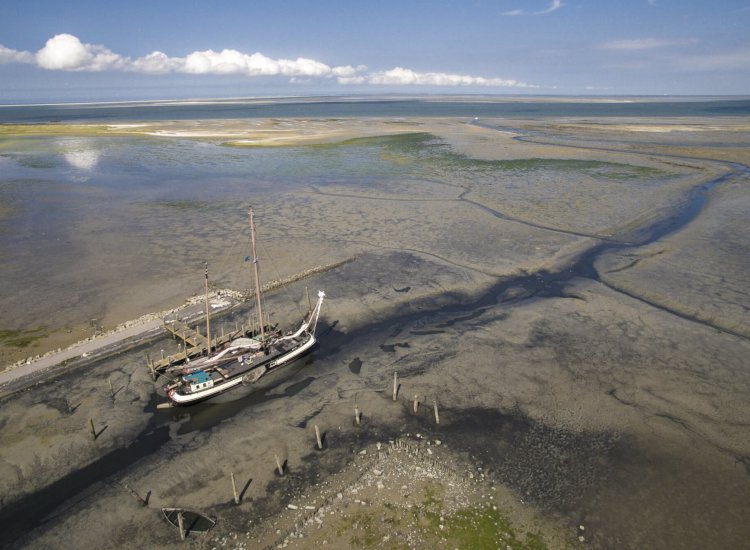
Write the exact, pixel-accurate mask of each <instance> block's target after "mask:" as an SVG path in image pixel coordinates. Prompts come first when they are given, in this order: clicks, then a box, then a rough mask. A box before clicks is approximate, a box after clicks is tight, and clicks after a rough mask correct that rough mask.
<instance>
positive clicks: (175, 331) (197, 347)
mask: <svg viewBox="0 0 750 550" xmlns="http://www.w3.org/2000/svg"><path fill="white" fill-rule="evenodd" d="M164 328H165V329H167V331H168V332H170V333H171V334H172V336H173V337H174V338H175V339H177V338H179V339H180V340H182V342H183V349H182V351H179V352H177V353H173V354H172V355H168V356H166V357H162V358H161V359H159V360H157V361H151V360H149V369H150V370H151V371H152V372H161V371H162V370H164V369H166V368H168V367H171V366H172V365H175V364H179V363H182V362H184V361H185V360H187V359H192V358H194V357H198V356H201V355H203V354H204V353H206V352H207V351H210V350H209V345H208V338H206V337H205V336H203V335H202V334H201V333H200V332H198V331H197V330H196V329H193V328H190V326H188V325H187V324H185V323H183V322H181V321H165V322H164ZM244 332H245V326H244V325H243V327H242V328H241V329H238V330H234V331H232V332H229V333H226V334H224V333H223V331H222V334H220V335H218V336H216V337H215V338H212V339H211V347H210V349H211V350H215V349H216V348H218V347H220V346H223V345H224V344H226V343H227V342H231V341H232V340H234V339H235V338H238V337H240V336H243V335H244Z"/></svg>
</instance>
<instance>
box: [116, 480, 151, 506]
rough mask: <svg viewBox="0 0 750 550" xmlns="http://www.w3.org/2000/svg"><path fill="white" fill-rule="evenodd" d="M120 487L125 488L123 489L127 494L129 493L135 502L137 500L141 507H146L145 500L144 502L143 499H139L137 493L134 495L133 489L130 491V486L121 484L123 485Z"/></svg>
mask: <svg viewBox="0 0 750 550" xmlns="http://www.w3.org/2000/svg"><path fill="white" fill-rule="evenodd" d="M122 486H123V487H125V489H127V491H128V492H129V493H130V494H131V495H133V498H134V499H135V500H137V501H138V502H140V503H141V506H148V502H146V500H145V499H144V498H143V497H141V495H139V494H138V493H136V492H135V491H134V490H133V489H132V488H131V487H130V485H128V484H127V483H123V484H122Z"/></svg>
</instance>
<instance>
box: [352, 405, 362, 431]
mask: <svg viewBox="0 0 750 550" xmlns="http://www.w3.org/2000/svg"><path fill="white" fill-rule="evenodd" d="M361 416H362V415H361V414H360V413H359V407H358V406H357V404H356V403H355V404H354V423H355V424H356V425H357V426H359V421H360V418H361Z"/></svg>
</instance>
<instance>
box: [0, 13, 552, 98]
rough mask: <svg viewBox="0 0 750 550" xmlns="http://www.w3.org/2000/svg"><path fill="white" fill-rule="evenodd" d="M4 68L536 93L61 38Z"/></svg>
mask: <svg viewBox="0 0 750 550" xmlns="http://www.w3.org/2000/svg"><path fill="white" fill-rule="evenodd" d="M556 4H560V2H559V1H558V0H556V1H555V2H553V6H554V5H556ZM554 9H557V8H554ZM0 63H28V64H32V65H36V66H37V67H39V68H42V69H47V70H52V71H86V72H97V71H125V72H134V73H142V74H172V73H182V74H193V75H244V76H249V77H257V76H282V77H288V78H289V79H290V81H291V82H303V81H305V79H306V78H332V79H336V82H338V83H339V84H342V85H357V84H371V85H391V86H410V85H418V86H487V87H533V86H531V85H530V84H526V83H524V82H519V81H517V80H510V79H502V78H488V77H482V76H469V75H458V74H448V73H436V72H427V73H419V72H416V71H413V70H411V69H405V68H402V67H395V68H393V69H391V70H389V71H381V72H371V73H368V72H367V66H366V65H357V66H351V65H345V66H336V67H331V66H329V65H327V64H325V63H322V62H320V61H317V60H315V59H309V58H305V57H298V58H297V59H273V58H270V57H268V56H265V55H263V54H262V53H259V52H256V53H253V54H246V53H243V52H240V51H237V50H233V49H224V50H221V51H218V52H217V51H214V50H205V51H195V52H192V53H190V54H188V55H186V56H185V57H170V56H168V55H167V54H165V53H164V52H160V51H155V52H151V53H149V54H148V55H145V56H143V57H138V58H135V59H133V58H130V57H125V56H122V55H120V54H117V53H115V52H113V51H111V50H110V49H108V48H106V47H105V46H102V45H97V44H87V43H84V42H81V41H80V40H79V39H78V37H76V36H73V35H72V34H58V35H56V36H54V37H52V38H50V39H49V40H47V42H46V44H45V45H44V47H43V48H42V49H40V50H39V51H38V52H36V53H32V52H27V51H18V50H13V49H11V48H7V47H5V46H3V45H0Z"/></svg>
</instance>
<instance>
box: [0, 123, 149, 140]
mask: <svg viewBox="0 0 750 550" xmlns="http://www.w3.org/2000/svg"><path fill="white" fill-rule="evenodd" d="M142 133H143V132H142V131H140V132H138V131H134V130H132V129H122V128H116V129H115V128H112V127H111V126H107V125H103V124H54V123H51V124H0V136H72V137H88V136H91V137H100V136H112V135H118V136H119V135H140V134H142Z"/></svg>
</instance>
